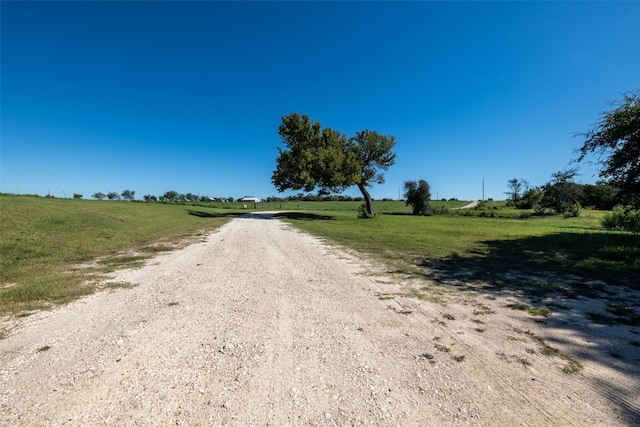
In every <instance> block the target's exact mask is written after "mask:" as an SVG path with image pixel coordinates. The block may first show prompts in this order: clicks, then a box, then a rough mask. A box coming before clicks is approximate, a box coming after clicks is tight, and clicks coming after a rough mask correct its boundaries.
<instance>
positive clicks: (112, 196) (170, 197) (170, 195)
mask: <svg viewBox="0 0 640 427" xmlns="http://www.w3.org/2000/svg"><path fill="white" fill-rule="evenodd" d="M135 194H136V192H135V191H133V190H124V191H123V192H122V193H116V192H115V191H110V192H108V193H106V194H105V193H100V192H97V193H94V194H93V195H92V196H91V197H93V198H94V199H97V200H104V199H108V200H129V201H135V200H136V198H135ZM73 197H74V198H76V199H81V198H82V195H81V194H74V195H73ZM142 200H143V201H145V202H183V203H184V202H233V201H234V200H235V199H234V198H233V197H209V196H200V195H196V194H193V193H186V194H182V193H178V192H177V191H173V190H170V191H167V192H166V193H164V194H163V195H161V196H154V195H151V194H145V195H144V196H142Z"/></svg>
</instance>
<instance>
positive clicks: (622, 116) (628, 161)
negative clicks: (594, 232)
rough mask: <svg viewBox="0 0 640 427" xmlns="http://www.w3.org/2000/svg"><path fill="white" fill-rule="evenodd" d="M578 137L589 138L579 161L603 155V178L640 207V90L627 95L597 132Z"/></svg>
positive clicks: (604, 119) (602, 119)
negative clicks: (587, 157)
mask: <svg viewBox="0 0 640 427" xmlns="http://www.w3.org/2000/svg"><path fill="white" fill-rule="evenodd" d="M578 135H580V136H583V137H584V138H585V142H584V145H583V146H582V147H581V148H580V150H579V153H580V157H579V158H578V161H582V160H584V159H585V158H586V156H587V155H588V154H590V153H595V154H597V155H599V161H600V162H601V169H600V176H601V177H602V178H604V179H605V180H608V181H610V182H611V183H612V184H614V185H615V186H616V187H618V188H620V190H621V192H620V196H622V197H624V198H625V199H626V200H625V201H626V202H627V203H629V204H632V205H635V206H636V207H640V90H637V91H635V92H630V93H625V94H623V95H622V99H621V100H619V101H617V102H616V103H614V105H613V109H611V110H610V111H605V112H603V113H601V119H600V121H599V122H598V123H597V124H596V125H595V126H594V128H593V129H591V130H590V131H588V132H586V133H580V134H578Z"/></svg>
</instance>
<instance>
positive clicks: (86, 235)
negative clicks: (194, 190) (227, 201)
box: [0, 195, 238, 314]
mask: <svg viewBox="0 0 640 427" xmlns="http://www.w3.org/2000/svg"><path fill="white" fill-rule="evenodd" d="M237 214H238V211H231V210H228V209H227V210H224V211H223V210H219V209H208V208H206V207H199V206H185V205H170V204H160V203H156V204H147V203H133V202H125V201H92V200H69V199H55V198H43V197H29V196H11V195H0V279H1V280H0V314H9V313H16V312H24V311H28V310H33V309H39V308H46V307H51V306H54V305H56V304H61V303H66V302H68V301H71V300H73V299H75V298H78V297H80V296H82V295H86V294H89V293H91V292H94V291H95V287H93V286H90V285H88V284H87V283H86V282H87V278H88V274H89V273H92V274H95V273H100V271H107V270H109V269H113V268H117V267H119V266H124V265H133V264H135V263H136V262H137V263H140V262H141V261H142V260H143V259H144V258H147V257H149V256H151V255H153V254H154V253H156V252H159V251H162V250H169V249H172V248H174V247H175V242H177V241H180V240H184V239H193V238H194V236H197V235H199V234H204V233H206V232H208V231H210V230H213V229H215V228H217V227H219V226H221V225H222V224H224V223H225V222H227V221H229V220H230V219H232V218H233V217H234V216H235V215H237ZM131 250H137V251H138V253H137V255H133V256H132V255H126V252H128V251H131ZM102 257H106V259H103V261H102V262H101V264H100V266H101V268H100V269H98V270H97V271H96V270H95V269H94V271H91V270H87V269H79V268H78V266H79V265H80V264H82V263H87V262H89V261H94V260H96V259H98V258H102Z"/></svg>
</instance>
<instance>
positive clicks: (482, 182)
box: [482, 178, 484, 202]
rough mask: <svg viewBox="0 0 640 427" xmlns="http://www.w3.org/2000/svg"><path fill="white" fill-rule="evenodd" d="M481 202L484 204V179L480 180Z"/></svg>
mask: <svg viewBox="0 0 640 427" xmlns="http://www.w3.org/2000/svg"><path fill="white" fill-rule="evenodd" d="M482 201H483V202H484V178H482Z"/></svg>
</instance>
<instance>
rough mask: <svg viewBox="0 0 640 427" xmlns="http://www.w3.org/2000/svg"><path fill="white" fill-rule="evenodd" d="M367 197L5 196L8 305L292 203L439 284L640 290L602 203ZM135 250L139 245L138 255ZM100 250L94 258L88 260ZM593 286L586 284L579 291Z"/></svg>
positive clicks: (63, 296) (331, 229)
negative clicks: (429, 203) (523, 205)
mask: <svg viewBox="0 0 640 427" xmlns="http://www.w3.org/2000/svg"><path fill="white" fill-rule="evenodd" d="M361 204H362V202H286V203H285V202H283V203H279V202H278V203H257V204H256V205H253V204H248V205H247V208H246V209H245V208H244V205H243V204H237V203H236V204H219V205H218V204H206V205H198V204H193V205H189V204H163V203H133V202H124V201H90V200H70V199H54V198H42V197H29V196H11V195H0V227H1V228H0V253H1V258H0V278H1V281H0V314H10V313H24V312H28V311H30V310H35V309H42V308H47V307H52V306H55V305H57V304H62V303H66V302H68V301H71V300H73V299H76V298H78V297H80V296H83V295H86V294H88V293H91V292H94V291H95V290H96V289H97V287H96V285H95V284H94V285H92V283H98V281H96V280H93V281H92V280H88V279H91V278H92V276H93V275H97V274H100V273H102V272H105V271H109V270H113V269H116V268H121V267H123V266H132V265H137V264H140V263H141V262H142V261H143V260H144V259H145V258H147V257H149V256H152V255H153V254H154V253H156V252H159V251H163V250H170V249H172V248H174V247H175V244H176V242H178V241H181V240H184V239H187V240H193V239H194V238H197V236H198V235H203V234H204V233H206V232H208V231H210V230H213V229H215V228H217V227H219V226H220V225H222V224H224V223H225V222H226V221H229V220H230V219H232V218H233V217H235V216H236V215H238V214H242V213H246V212H248V211H252V210H254V209H257V210H282V211H283V213H281V214H280V217H281V218H282V219H283V220H285V221H289V222H291V223H292V224H294V225H295V226H296V227H299V228H301V229H304V230H306V231H308V232H310V233H312V234H315V235H318V236H321V237H323V238H325V239H326V240H328V241H331V242H336V243H338V244H340V245H344V246H347V247H351V248H353V249H355V250H357V251H360V252H362V253H365V254H367V255H370V256H374V257H377V258H379V259H380V260H381V261H382V262H383V263H384V265H387V266H388V267H389V271H391V272H398V273H407V274H412V275H415V274H424V275H426V276H428V277H429V278H431V279H434V280H436V281H437V282H438V283H443V284H446V283H449V282H451V281H452V280H454V279H455V278H456V277H460V275H464V277H466V278H470V279H473V280H476V281H478V280H480V281H485V282H487V283H490V284H491V286H494V287H497V288H500V287H503V288H504V287H517V286H520V285H521V278H520V277H521V276H517V275H515V276H514V275H513V274H511V272H514V271H517V272H521V273H524V274H529V275H540V274H546V273H553V274H564V275H578V276H581V277H582V278H583V279H584V280H582V281H583V282H585V283H587V282H589V281H594V280H598V281H605V282H607V283H612V284H622V285H626V286H630V287H633V288H636V289H640V284H639V283H638V281H639V279H638V278H640V245H639V241H638V240H639V237H638V235H633V234H631V233H624V232H610V231H606V230H603V229H602V228H601V227H600V218H601V217H602V215H603V213H602V212H594V211H584V212H583V216H582V217H579V218H563V217H559V216H544V217H531V218H528V219H522V218H520V217H521V216H523V212H522V211H517V210H510V209H507V208H505V207H504V204H503V203H500V202H495V203H494V202H491V203H490V204H489V205H488V206H487V208H486V209H480V210H465V211H459V210H453V209H455V208H457V207H460V206H461V205H464V204H465V202H458V201H452V202H434V203H433V206H434V208H436V209H440V210H443V209H452V210H451V211H449V214H445V215H434V216H428V217H415V216H412V215H410V207H407V206H405V204H404V203H403V202H399V201H376V202H375V208H376V211H377V212H378V213H379V216H378V217H377V218H375V219H373V220H361V219H357V211H358V207H359V206H360V205H361ZM525 216H526V215H525ZM132 250H136V252H135V253H133V254H131V253H129V251H132ZM96 260H99V262H98V263H97V264H96V265H97V266H95V265H94V267H93V268H79V266H80V265H81V264H84V263H89V262H95V261H96ZM425 267H430V268H425ZM434 272H435V273H434ZM124 285H126V284H123V286H124ZM547 285H548V284H547ZM547 285H545V286H547ZM114 286H117V284H116V285H114ZM585 286H590V285H588V283H587V285H585ZM594 286H595V285H594ZM598 286H601V284H600V285H598ZM584 291H588V289H586V290H585V289H573V290H572V292H575V293H579V292H584Z"/></svg>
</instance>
